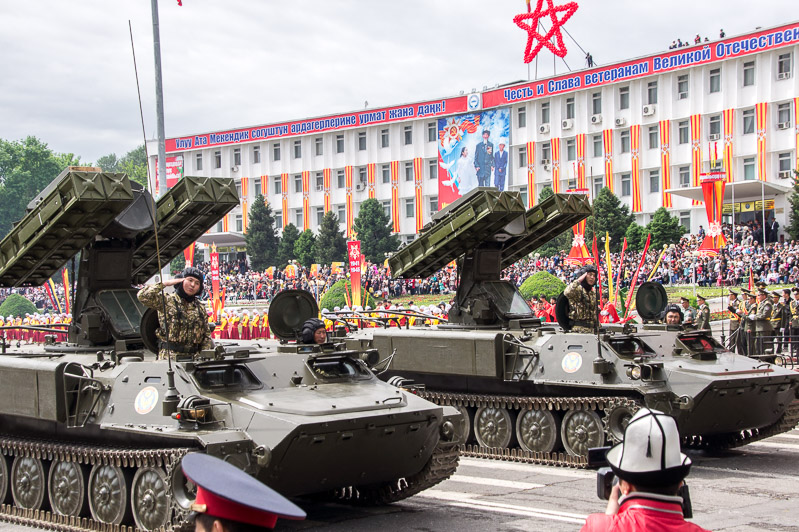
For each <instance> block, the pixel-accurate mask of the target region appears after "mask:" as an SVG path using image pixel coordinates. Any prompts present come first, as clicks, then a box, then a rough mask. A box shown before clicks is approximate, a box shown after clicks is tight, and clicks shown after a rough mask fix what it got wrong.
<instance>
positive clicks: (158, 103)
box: [150, 0, 166, 194]
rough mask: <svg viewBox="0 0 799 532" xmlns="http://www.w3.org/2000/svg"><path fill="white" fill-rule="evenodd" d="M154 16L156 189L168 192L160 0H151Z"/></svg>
mask: <svg viewBox="0 0 799 532" xmlns="http://www.w3.org/2000/svg"><path fill="white" fill-rule="evenodd" d="M150 6H151V9H152V12H153V13H152V14H153V54H154V56H155V112H156V118H157V121H158V174H157V177H156V188H157V189H158V190H159V191H161V194H163V193H165V192H166V140H165V133H164V87H163V83H162V80H161V32H160V30H159V23H158V0H151V1H150Z"/></svg>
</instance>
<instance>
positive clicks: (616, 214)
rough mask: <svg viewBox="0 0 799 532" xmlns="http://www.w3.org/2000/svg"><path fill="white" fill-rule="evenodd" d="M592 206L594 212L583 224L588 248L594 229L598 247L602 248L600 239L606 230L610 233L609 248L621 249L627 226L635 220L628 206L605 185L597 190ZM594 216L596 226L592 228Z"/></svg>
mask: <svg viewBox="0 0 799 532" xmlns="http://www.w3.org/2000/svg"><path fill="white" fill-rule="evenodd" d="M592 208H593V210H594V214H593V215H592V216H589V217H588V220H587V221H586V224H585V243H586V245H587V246H588V249H589V250H591V245H592V243H593V240H594V231H596V234H597V246H598V247H600V248H604V245H603V244H602V240H601V239H602V238H604V236H605V233H606V232H607V233H608V234H609V235H610V250H611V251H612V252H615V251H621V245H622V241H623V240H624V235H625V234H626V233H627V228H628V227H630V224H631V223H633V221H634V220H635V217H634V216H633V215H632V214H630V208H629V207H628V206H627V205H624V204H623V203H622V202H621V201H620V200H619V198H617V197H616V196H615V195H614V194H613V193H612V192H611V191H610V189H609V188H607V187H604V188H603V189H602V190H601V191H600V192H599V194H598V195H597V197H596V198H595V199H594V204H593V205H592ZM594 218H596V228H594Z"/></svg>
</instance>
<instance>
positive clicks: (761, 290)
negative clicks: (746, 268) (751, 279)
mask: <svg viewBox="0 0 799 532" xmlns="http://www.w3.org/2000/svg"><path fill="white" fill-rule="evenodd" d="M757 294H758V295H760V296H767V295H768V290H766V289H765V288H758V289H757Z"/></svg>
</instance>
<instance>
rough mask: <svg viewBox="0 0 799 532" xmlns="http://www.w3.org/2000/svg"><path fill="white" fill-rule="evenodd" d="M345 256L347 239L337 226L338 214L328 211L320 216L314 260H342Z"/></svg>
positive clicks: (323, 262)
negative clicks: (320, 221)
mask: <svg viewBox="0 0 799 532" xmlns="http://www.w3.org/2000/svg"><path fill="white" fill-rule="evenodd" d="M346 258H347V240H346V239H345V238H344V231H342V230H341V229H340V228H339V223H338V216H336V215H335V214H333V211H328V212H326V213H325V215H324V217H322V223H321V225H320V226H319V235H318V236H317V237H316V261H317V262H318V263H320V264H330V263H332V262H338V261H344V260H346Z"/></svg>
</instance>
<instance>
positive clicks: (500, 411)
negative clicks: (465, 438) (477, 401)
mask: <svg viewBox="0 0 799 532" xmlns="http://www.w3.org/2000/svg"><path fill="white" fill-rule="evenodd" d="M513 432H514V431H513V419H512V418H511V414H510V412H508V411H507V409H505V408H497V407H494V406H482V407H480V408H478V409H477V412H475V414H474V437H475V438H477V443H478V444H480V445H481V446H483V447H495V448H498V449H505V448H507V447H508V446H509V445H510V443H511V440H513Z"/></svg>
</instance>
